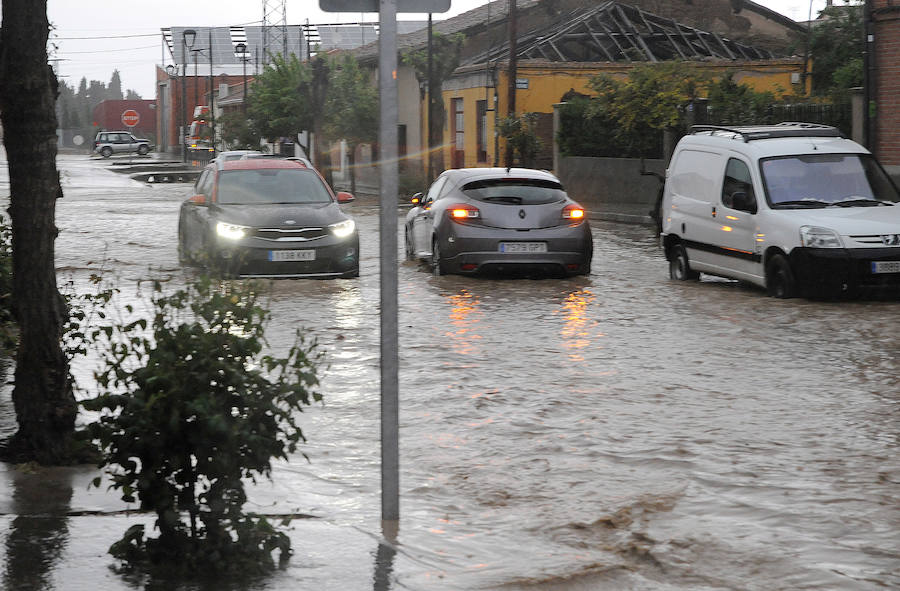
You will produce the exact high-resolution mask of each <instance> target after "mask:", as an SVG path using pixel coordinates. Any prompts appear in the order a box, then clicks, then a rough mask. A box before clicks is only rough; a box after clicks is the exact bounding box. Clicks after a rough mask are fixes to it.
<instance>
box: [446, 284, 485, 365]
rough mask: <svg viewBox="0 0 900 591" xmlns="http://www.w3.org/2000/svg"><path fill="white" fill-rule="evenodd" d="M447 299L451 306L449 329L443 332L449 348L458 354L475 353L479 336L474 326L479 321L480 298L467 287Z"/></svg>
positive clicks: (480, 313) (477, 349) (480, 314)
mask: <svg viewBox="0 0 900 591" xmlns="http://www.w3.org/2000/svg"><path fill="white" fill-rule="evenodd" d="M448 299H449V300H450V304H451V306H452V308H451V309H450V323H449V327H448V328H449V329H450V330H448V331H447V332H446V333H444V334H445V335H446V336H447V338H448V339H449V340H450V348H451V349H452V350H453V351H454V352H456V353H459V354H460V355H477V354H478V353H479V347H478V341H480V340H481V336H480V335H479V334H478V333H476V332H475V327H476V325H477V324H478V323H479V322H481V317H482V312H481V310H480V308H479V307H480V304H481V300H480V299H479V298H478V296H476V295H475V294H473V293H472V292H470V291H469V290H468V289H461V290H459V293H456V294H453V295H451V296H449V297H448Z"/></svg>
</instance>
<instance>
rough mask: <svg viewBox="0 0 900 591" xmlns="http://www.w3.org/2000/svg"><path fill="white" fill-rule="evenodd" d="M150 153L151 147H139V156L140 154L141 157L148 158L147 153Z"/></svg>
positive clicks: (142, 145) (143, 145) (144, 145)
mask: <svg viewBox="0 0 900 591" xmlns="http://www.w3.org/2000/svg"><path fill="white" fill-rule="evenodd" d="M149 151H150V146H148V145H146V144H141V145H140V146H138V154H140V155H141V156H146V155H147V152H149Z"/></svg>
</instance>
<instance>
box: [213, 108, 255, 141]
mask: <svg viewBox="0 0 900 591" xmlns="http://www.w3.org/2000/svg"><path fill="white" fill-rule="evenodd" d="M218 122H219V125H221V128H220V129H221V131H220V134H221V139H222V141H223V142H224V143H225V145H226V146H227V149H229V150H244V149H247V150H258V149H259V134H258V133H256V130H255V129H254V128H253V127H251V125H250V121H249V120H248V119H247V115H246V114H245V113H242V112H241V111H234V112H231V113H226V114H224V115H222V116H221V117H219V121H218Z"/></svg>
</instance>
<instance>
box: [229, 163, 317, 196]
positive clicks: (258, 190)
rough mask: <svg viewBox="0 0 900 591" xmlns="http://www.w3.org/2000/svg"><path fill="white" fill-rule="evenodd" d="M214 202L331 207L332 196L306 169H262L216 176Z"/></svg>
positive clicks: (234, 171)
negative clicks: (217, 185) (216, 184)
mask: <svg viewBox="0 0 900 591" xmlns="http://www.w3.org/2000/svg"><path fill="white" fill-rule="evenodd" d="M217 200H218V202H219V203H221V204H224V205H249V204H266V203H269V204H272V203H330V202H331V201H332V198H331V193H329V192H328V189H327V188H326V187H325V184H324V183H322V180H321V179H320V178H319V176H318V175H317V174H316V173H315V172H313V171H311V170H308V169H302V168H300V167H297V168H296V169H292V168H263V169H258V170H224V171H222V172H221V173H220V174H219V187H218V190H217Z"/></svg>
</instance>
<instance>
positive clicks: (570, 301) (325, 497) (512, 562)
mask: <svg viewBox="0 0 900 591" xmlns="http://www.w3.org/2000/svg"><path fill="white" fill-rule="evenodd" d="M59 166H60V168H61V169H62V171H63V181H64V190H65V197H64V199H62V200H61V201H60V202H59V204H58V211H57V214H58V215H57V221H58V226H59V227H60V230H61V233H60V236H59V239H58V240H57V246H56V249H57V261H58V267H59V277H60V283H64V282H66V281H69V280H71V281H72V282H73V283H74V284H75V285H76V286H78V287H82V288H83V287H84V286H85V285H86V281H87V277H88V276H89V274H90V273H92V272H95V271H98V270H101V269H102V270H103V271H104V273H105V274H106V276H108V277H115V278H116V280H117V281H118V283H119V287H120V289H122V293H123V295H125V296H126V297H128V294H134V293H135V291H136V286H137V283H138V282H139V281H140V280H141V279H146V278H148V277H164V278H166V279H168V283H169V284H171V285H172V286H173V287H176V286H178V285H181V284H183V282H184V281H185V279H186V277H188V276H189V275H190V271H185V270H183V269H182V268H181V267H180V266H179V264H178V261H177V254H176V246H175V241H176V220H177V214H178V205H179V203H180V201H181V200H182V199H183V198H185V197H186V196H187V195H188V194H189V191H190V188H189V186H187V185H156V186H145V185H141V184H138V183H134V182H132V181H130V180H128V179H126V178H125V177H123V176H121V175H117V174H115V173H112V172H109V167H108V163H106V162H97V161H96V160H94V161H89V160H88V159H87V158H86V157H82V156H78V157H76V156H63V157H61V158H60V164H59ZM3 180H5V179H3ZM4 191H5V194H8V186H5V185H3V182H2V180H0V193H4ZM347 210H348V212H350V213H351V214H352V215H353V216H355V218H356V220H357V222H358V224H359V227H360V232H361V240H362V245H361V248H362V252H363V259H362V267H361V276H360V278H359V279H352V280H330V281H314V280H289V281H273V282H268V283H266V285H267V286H268V287H269V288H270V294H271V300H270V310H271V312H272V316H273V320H272V323H271V326H270V329H269V331H268V333H267V336H268V340H269V343H270V345H271V347H272V348H273V349H274V350H275V351H276V352H278V351H279V350H282V351H283V350H285V349H286V348H287V347H288V346H289V345H290V343H291V342H292V340H293V331H294V330H295V329H297V328H302V329H305V330H307V331H308V333H309V334H310V335H312V336H314V337H315V338H317V339H318V342H319V345H320V347H321V348H322V349H323V350H324V351H325V352H326V356H327V360H328V367H327V369H325V370H324V373H323V381H322V392H323V394H324V396H325V403H324V404H323V405H320V406H314V407H312V408H310V409H308V410H307V411H306V412H305V414H304V416H303V421H302V425H303V429H304V432H305V434H306V436H307V437H308V439H309V443H308V444H307V445H305V446H304V447H303V451H304V452H305V453H306V454H307V455H308V456H309V458H310V461H309V462H307V461H306V460H305V459H303V458H302V457H301V456H300V455H299V454H298V455H297V457H294V458H292V459H291V461H289V462H284V463H279V464H278V465H277V466H276V469H275V470H274V473H273V482H272V483H267V482H263V483H261V484H260V485H258V486H256V487H254V489H253V491H252V493H251V503H250V505H251V507H250V508H251V509H252V510H254V511H258V512H260V513H266V512H271V513H285V512H302V513H307V514H311V515H315V516H317V517H320V518H321V519H322V520H323V522H324V523H329V524H333V525H336V526H339V527H348V528H354V529H356V530H358V531H360V532H362V533H364V534H368V535H370V536H371V539H372V540H373V542H372V550H373V560H374V561H375V563H376V565H377V564H378V560H382V559H385V555H384V553H383V552H382V551H379V554H378V556H374V550H375V549H376V547H377V542H376V541H375V540H377V538H378V537H379V532H380V517H379V511H380V493H379V487H380V472H379V470H380V463H379V423H378V421H379V389H378V380H379V369H378V364H379V353H378V346H379V337H378V330H379V316H378V298H379V276H378V260H377V252H378V209H377V207H376V206H374V205H372V204H370V203H365V202H362V201H360V202H357V203H354V204H351V205H349V206H347ZM400 214H401V215H402V212H400ZM592 226H593V228H594V245H595V252H594V264H593V271H592V273H591V275H590V276H589V277H581V278H576V279H564V280H560V279H540V280H530V279H508V280H507V279H497V278H494V279H475V278H465V277H455V276H448V277H435V276H433V275H432V274H431V273H429V272H428V271H427V270H426V269H424V268H422V267H420V266H419V265H417V264H414V263H408V262H401V264H400V272H399V282H400V287H399V290H400V292H399V299H400V399H401V401H400V405H401V406H400V454H401V455H400V462H401V482H400V484H401V515H402V517H401V522H400V530H399V535H398V538H397V546H396V552H394V550H393V549H392V550H391V551H390V552H389V556H387V558H389V559H390V566H389V568H387V569H386V570H384V571H382V572H381V579H379V576H378V574H377V573H376V577H375V588H376V589H382V590H384V589H404V590H406V589H413V590H438V591H441V590H473V589H491V590H504V591H517V590H533V589H541V590H544V589H547V590H607V589H610V590H648V591H650V590H653V591H657V590H662V591H667V590H691V591H703V590H760V591H763V590H765V591H770V590H788V589H791V590H793V589H797V590H799V589H816V590H819V589H839V590H881V589H897V588H900V533H898V532H900V504H898V498H900V495H898V492H900V459H898V448H900V445H898V432H900V430H898V419H900V408H898V402H900V393H898V390H900V389H898V385H900V384H898V374H900V344H898V343H900V341H898V336H897V335H898V332H897V327H898V326H900V303H897V302H893V301H854V302H828V301H825V302H821V301H808V300H802V299H796V300H776V299H772V298H768V297H766V296H765V295H764V293H762V292H761V291H760V290H757V289H755V288H751V287H747V286H743V285H740V284H737V283H734V282H728V281H721V280H711V279H704V280H703V281H701V282H700V283H676V282H672V281H670V280H668V278H667V269H666V263H665V261H664V260H663V258H662V256H661V254H660V251H659V249H658V247H657V246H656V241H655V238H654V236H653V234H652V230H651V229H649V228H645V227H640V226H629V225H621V224H613V223H604V222H592ZM401 227H402V226H401ZM400 248H402V240H401V244H400ZM145 291H146V290H145ZM135 297H138V296H135ZM75 371H76V374H77V375H78V376H79V379H80V380H81V381H82V382H85V381H89V379H88V377H89V376H90V371H91V368H90V367H89V362H88V361H83V362H81V365H79V366H76V367H75ZM7 406H8V405H7ZM3 412H4V413H8V412H9V411H8V410H3ZM85 420H86V419H85ZM73 478H74V479H75V480H76V481H77V479H78V478H79V477H77V476H76V477H73ZM72 488H73V490H74V491H75V492H74V495H75V496H76V497H78V496H79V495H84V494H85V493H84V492H83V487H82V483H81V482H80V481H79V482H78V484H76V485H73V487H72ZM59 502H60V503H61V504H62V505H65V504H66V503H71V499H61V500H59ZM25 505H27V503H25ZM110 519H112V518H110ZM116 519H117V520H118V521H115V522H114V523H112V524H111V523H110V522H109V521H103V520H95V521H94V522H93V523H94V524H96V526H97V527H98V531H97V533H96V537H97V538H98V539H99V540H101V541H103V543H104V544H107V545H108V543H110V542H111V541H114V540H115V539H116V538H117V537H118V536H119V535H121V533H122V531H124V529H125V527H127V525H128V524H129V523H130V522H128V523H124V525H123V522H122V521H121V519H122V518H121V517H118V518H116ZM4 523H6V522H4ZM76 525H77V522H73V524H69V525H66V524H65V523H64V524H62V525H59V524H57V526H56V528H55V529H54V525H53V523H50V522H42V526H41V527H43V528H44V529H41V527H35V528H33V531H34V534H33V535H34V539H32V540H30V541H29V539H28V536H27V535H26V536H24V537H25V538H26V539H25V540H14V541H15V543H14V544H11V542H10V539H12V538H14V537H16V536H18V537H19V538H21V537H23V534H22V533H21V531H32V530H31V529H29V530H21V531H20V530H17V528H16V527H15V523H13V524H12V525H10V524H7V525H6V526H5V527H6V531H7V533H6V534H4V533H3V530H2V529H0V538H2V537H3V536H4V535H5V536H6V545H5V549H4V550H3V551H2V552H0V555H2V556H3V557H4V558H3V560H4V561H5V564H6V578H5V579H4V580H7V581H9V580H25V578H22V579H11V578H10V577H11V576H12V575H10V573H13V575H15V573H16V572H18V571H16V569H17V568H19V569H22V568H24V569H25V572H26V574H27V572H28V570H27V567H23V566H19V567H17V566H16V565H17V564H19V563H18V562H17V560H20V559H21V556H23V555H26V554H27V553H25V552H23V551H22V550H21V548H22V547H23V546H22V544H25V545H27V544H28V543H32V544H36V547H39V548H42V551H41V552H42V553H43V554H41V556H43V555H44V554H53V553H57V554H58V553H59V552H61V551H62V550H59V549H55V548H57V546H58V545H59V544H63V545H64V544H65V540H64V539H65V537H66V532H67V531H68V530H67V528H68V529H73V528H75V527H76ZM47 528H49V533H48V532H47V531H44V530H45V529H47ZM20 529H21V528H20ZM60 532H62V533H60ZM61 538H62V539H63V541H62V542H60V539H61ZM324 543H325V542H324V541H323V544H324ZM53 544H57V546H53ZM98 547H99V546H98ZM17 548H19V550H16V549H17ZM381 548H382V549H384V548H385V546H382V547H381ZM67 551H68V552H69V553H70V554H72V553H75V555H76V556H78V557H79V559H81V560H83V562H84V566H83V570H78V569H77V568H76V570H75V571H73V572H75V573H78V574H80V576H81V579H79V580H81V581H82V583H83V584H84V586H83V587H78V588H85V589H88V588H93V589H132V588H137V587H136V585H137V584H136V583H135V584H132V583H129V582H128V581H127V580H126V579H122V578H119V577H117V576H114V575H110V574H109V573H108V572H106V569H105V567H106V565H107V564H108V563H109V557H108V556H104V555H103V549H100V550H98V551H96V552H93V553H91V552H87V551H85V550H83V549H82V550H80V552H81V554H78V552H79V551H78V550H76V549H69V550H67ZM17 556H18V557H19V558H17ZM340 559H341V558H340V549H335V554H333V555H327V554H322V553H319V554H316V553H315V552H314V551H313V550H311V549H309V548H306V549H304V548H300V549H299V551H298V552H297V553H296V554H295V555H294V557H293V558H292V564H293V565H294V567H292V568H291V569H290V570H289V571H288V572H287V573H282V574H280V575H277V576H275V577H274V578H273V579H272V580H271V581H270V582H268V583H265V584H263V585H262V586H261V587H260V588H261V589H318V590H321V589H335V590H343V589H349V590H351V591H352V590H353V589H355V587H348V586H346V585H345V584H342V583H340V582H339V581H331V582H330V583H327V582H323V581H319V582H318V583H316V584H313V582H312V581H310V580H306V579H304V576H305V575H304V570H303V565H304V562H305V561H307V562H309V561H325V562H327V561H333V562H334V564H335V571H334V572H335V573H338V572H342V571H340V570H339V569H340ZM22 560H24V562H23V564H28V562H27V560H25V559H22ZM47 560H49V561H51V562H52V560H50V558H47ZM371 566H372V565H371V564H368V565H365V566H364V568H366V569H369V570H371ZM345 567H346V568H347V569H350V570H352V569H353V568H355V566H354V565H345ZM52 569H53V567H52V566H48V567H46V568H45V571H44V574H43V575H42V576H44V578H43V579H40V580H43V581H51V582H52V581H54V580H56V581H57V583H55V586H54V584H52V583H47V585H48V586H38V587H34V588H36V589H38V588H39V589H44V588H47V589H69V588H75V587H69V586H67V585H66V584H64V583H59V578H58V577H57V578H56V579H54V578H53V576H52V572H51V574H50V575H48V574H47V573H46V570H50V571H52ZM99 571H103V572H104V573H105V574H103V575H99V574H92V573H96V572H99ZM91 577H96V578H95V579H92V578H91ZM92 580H94V581H95V583H93V586H91V585H92V583H90V581H92ZM379 580H381V583H379V582H378V581H379ZM379 585H380V586H379ZM369 586H370V587H371V583H370V584H369ZM361 588H365V587H361Z"/></svg>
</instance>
